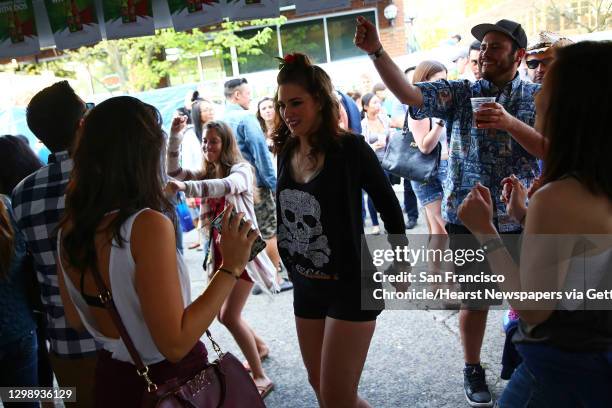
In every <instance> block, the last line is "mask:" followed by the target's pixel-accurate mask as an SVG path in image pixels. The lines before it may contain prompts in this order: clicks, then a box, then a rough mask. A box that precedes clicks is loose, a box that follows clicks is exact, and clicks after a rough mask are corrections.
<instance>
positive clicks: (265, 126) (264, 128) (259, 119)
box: [255, 96, 276, 137]
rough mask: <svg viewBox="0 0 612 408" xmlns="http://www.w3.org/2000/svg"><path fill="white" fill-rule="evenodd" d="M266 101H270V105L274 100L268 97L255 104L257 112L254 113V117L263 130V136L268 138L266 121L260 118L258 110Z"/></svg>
mask: <svg viewBox="0 0 612 408" xmlns="http://www.w3.org/2000/svg"><path fill="white" fill-rule="evenodd" d="M267 101H270V102H272V104H274V99H272V98H270V97H269V96H266V97H265V98H263V99H262V100H261V101H259V102H257V112H255V117H256V118H257V121H258V122H259V126H261V130H263V132H264V135H265V136H266V137H267V136H268V130H269V129H268V126H267V125H266V121H265V120H264V118H262V117H261V112H260V111H259V108H260V106H261V104H262V103H264V102H267ZM275 117H276V116H275Z"/></svg>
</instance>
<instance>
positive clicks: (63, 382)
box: [49, 353, 98, 408]
mask: <svg viewBox="0 0 612 408" xmlns="http://www.w3.org/2000/svg"><path fill="white" fill-rule="evenodd" d="M49 360H50V361H51V367H52V368H53V373H55V377H56V378H57V383H58V384H59V386H60V387H76V401H77V402H65V403H64V404H65V405H66V406H68V407H71V406H72V407H84V408H88V407H93V406H94V397H93V396H94V384H95V381H96V379H95V371H96V361H97V360H98V357H97V356H96V355H93V356H91V357H83V358H75V359H71V358H61V357H58V356H57V354H55V353H49Z"/></svg>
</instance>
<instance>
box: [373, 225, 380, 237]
mask: <svg viewBox="0 0 612 408" xmlns="http://www.w3.org/2000/svg"><path fill="white" fill-rule="evenodd" d="M372 234H373V235H379V234H380V227H379V226H378V225H374V226H373V227H372Z"/></svg>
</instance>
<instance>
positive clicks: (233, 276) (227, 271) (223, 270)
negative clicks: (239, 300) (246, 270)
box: [217, 268, 240, 280]
mask: <svg viewBox="0 0 612 408" xmlns="http://www.w3.org/2000/svg"><path fill="white" fill-rule="evenodd" d="M217 271H218V272H225V273H227V274H228V275H230V276H231V277H232V278H234V279H236V280H238V279H240V275H238V276H236V275H234V272H232V271H230V270H229V269H225V268H219V269H217Z"/></svg>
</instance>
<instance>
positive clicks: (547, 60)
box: [526, 58, 553, 69]
mask: <svg viewBox="0 0 612 408" xmlns="http://www.w3.org/2000/svg"><path fill="white" fill-rule="evenodd" d="M552 60H553V59H552V58H544V59H541V60H539V59H532V60H529V61H527V62H526V64H527V68H529V69H536V68H537V67H538V66H539V65H540V64H542V65H544V66H545V67H546V66H548V64H550V63H551V62H552Z"/></svg>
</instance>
